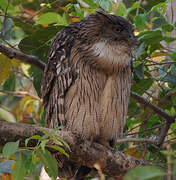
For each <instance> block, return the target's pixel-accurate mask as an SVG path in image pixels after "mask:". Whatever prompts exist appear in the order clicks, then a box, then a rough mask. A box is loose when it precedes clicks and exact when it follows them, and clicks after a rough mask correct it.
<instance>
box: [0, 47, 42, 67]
mask: <svg viewBox="0 0 176 180" xmlns="http://www.w3.org/2000/svg"><path fill="white" fill-rule="evenodd" d="M0 52H1V53H2V54H4V55H6V56H7V57H9V58H10V59H12V58H16V59H18V60H20V61H23V62H26V63H29V64H31V65H34V66H36V67H38V68H40V69H41V70H44V68H45V63H43V62H42V61H40V59H39V58H38V57H36V56H32V55H28V54H24V53H22V52H21V51H19V50H16V49H13V48H9V47H7V46H4V45H2V44H0Z"/></svg>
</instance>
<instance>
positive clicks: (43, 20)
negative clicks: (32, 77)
mask: <svg viewBox="0 0 176 180" xmlns="http://www.w3.org/2000/svg"><path fill="white" fill-rule="evenodd" d="M53 23H57V24H59V25H62V26H67V25H68V23H67V20H66V18H65V17H64V16H63V17H62V16H60V15H59V14H57V13H54V12H48V13H45V14H42V15H41V16H40V17H39V19H38V20H37V22H36V25H38V24H53Z"/></svg>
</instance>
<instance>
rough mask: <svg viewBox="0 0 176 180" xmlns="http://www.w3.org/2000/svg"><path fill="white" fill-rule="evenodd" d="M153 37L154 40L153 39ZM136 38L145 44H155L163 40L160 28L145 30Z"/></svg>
mask: <svg viewBox="0 0 176 180" xmlns="http://www.w3.org/2000/svg"><path fill="white" fill-rule="evenodd" d="M153 39H155V41H153ZM138 40H139V41H141V42H145V43H146V44H156V43H159V42H160V41H161V40H163V35H162V31H161V30H153V31H145V32H142V33H140V34H139V36H138Z"/></svg>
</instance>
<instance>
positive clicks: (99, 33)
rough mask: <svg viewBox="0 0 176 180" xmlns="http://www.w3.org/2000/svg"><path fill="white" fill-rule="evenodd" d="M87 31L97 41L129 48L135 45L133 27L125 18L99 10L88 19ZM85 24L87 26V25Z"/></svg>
mask: <svg viewBox="0 0 176 180" xmlns="http://www.w3.org/2000/svg"><path fill="white" fill-rule="evenodd" d="M87 20H88V24H89V30H90V32H91V29H92V33H93V31H94V33H93V34H94V35H95V36H96V37H97V40H101V41H103V40H105V41H108V42H110V43H117V44H126V45H129V46H130V47H133V46H136V45H137V39H136V37H135V35H134V27H133V25H132V24H131V23H130V22H129V21H127V20H126V19H125V18H123V17H120V16H116V15H112V14H108V13H106V12H105V11H104V10H102V9H100V10H98V11H96V13H95V14H92V15H90V16H89V17H88V19H87ZM88 24H87V25H88Z"/></svg>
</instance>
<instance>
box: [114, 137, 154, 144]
mask: <svg viewBox="0 0 176 180" xmlns="http://www.w3.org/2000/svg"><path fill="white" fill-rule="evenodd" d="M124 142H143V143H149V144H157V141H156V140H153V139H146V138H123V139H118V140H117V141H116V144H120V143H124Z"/></svg>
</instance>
